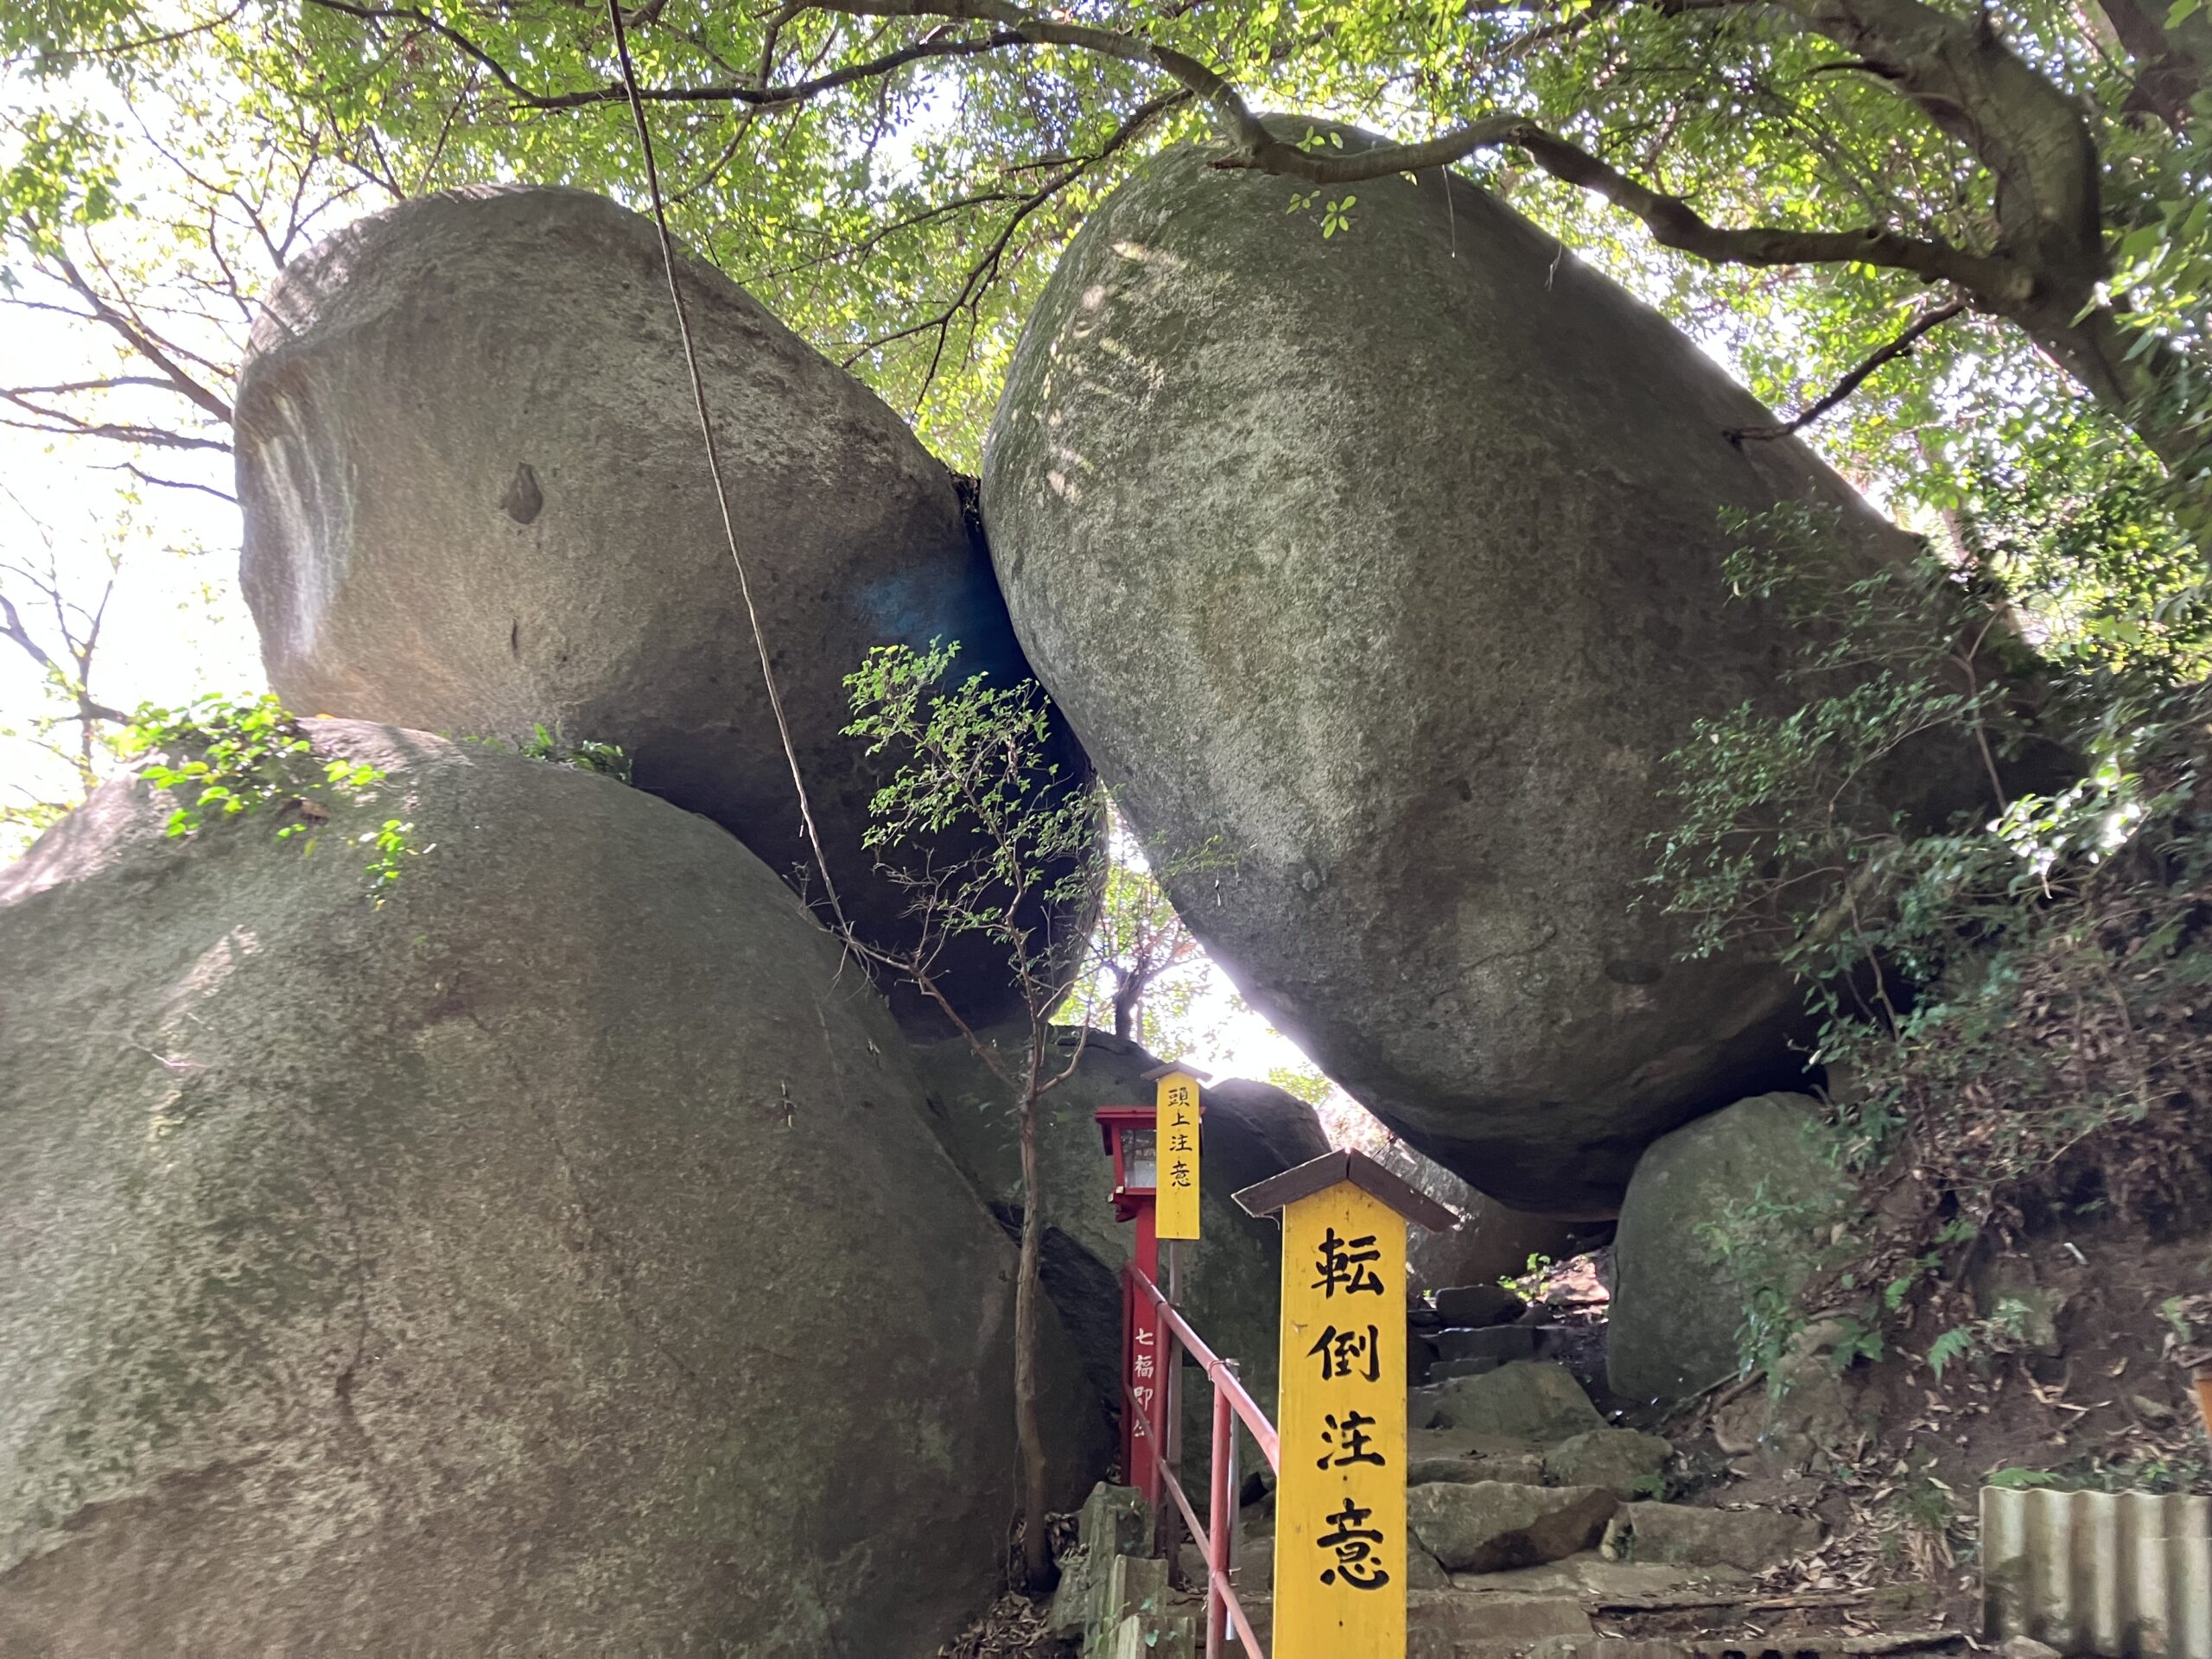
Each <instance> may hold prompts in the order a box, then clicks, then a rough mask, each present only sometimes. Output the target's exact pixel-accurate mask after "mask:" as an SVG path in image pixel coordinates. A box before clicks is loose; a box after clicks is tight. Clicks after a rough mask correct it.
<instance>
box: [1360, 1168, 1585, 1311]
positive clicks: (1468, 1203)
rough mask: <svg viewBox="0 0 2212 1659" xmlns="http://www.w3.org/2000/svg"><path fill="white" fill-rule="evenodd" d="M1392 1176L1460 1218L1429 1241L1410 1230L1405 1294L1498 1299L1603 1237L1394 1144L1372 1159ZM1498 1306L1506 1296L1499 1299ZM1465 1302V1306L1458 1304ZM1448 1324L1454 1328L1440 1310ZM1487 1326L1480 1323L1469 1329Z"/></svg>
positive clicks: (1442, 1308)
mask: <svg viewBox="0 0 2212 1659" xmlns="http://www.w3.org/2000/svg"><path fill="white" fill-rule="evenodd" d="M1374 1156H1375V1158H1376V1160H1377V1161H1378V1162H1380V1163H1382V1164H1383V1166H1385V1167H1386V1168H1388V1169H1389V1171H1390V1173H1393V1174H1394V1175H1399V1176H1402V1177H1403V1178H1404V1179H1406V1180H1407V1181H1408V1183H1409V1184H1410V1185H1414V1186H1415V1187H1418V1188H1419V1189H1420V1190H1421V1192H1426V1193H1427V1195H1428V1196H1429V1197H1430V1198H1434V1199H1435V1200H1436V1201H1437V1202H1438V1203H1439V1204H1440V1205H1443V1206H1444V1207H1445V1208H1446V1209H1447V1210H1449V1211H1452V1213H1453V1214H1454V1215H1456V1216H1458V1217H1459V1225H1458V1226H1456V1227H1452V1228H1449V1229H1447V1230H1445V1231H1443V1232H1438V1233H1432V1232H1430V1231H1429V1230H1427V1228H1425V1227H1414V1228H1411V1229H1409V1230H1408V1233H1407V1236H1406V1293H1407V1294H1408V1296H1420V1295H1421V1294H1424V1293H1427V1292H1433V1291H1443V1290H1448V1289H1454V1288H1458V1289H1462V1290H1473V1291H1478V1292H1479V1291H1482V1290H1485V1289H1487V1290H1490V1291H1494V1292H1495V1291H1497V1281H1499V1280H1501V1279H1517V1278H1519V1277H1520V1276H1521V1275H1522V1274H1524V1273H1526V1272H1528V1270H1529V1262H1530V1261H1531V1260H1532V1259H1534V1258H1535V1257H1538V1256H1543V1257H1548V1258H1549V1259H1550V1260H1552V1261H1554V1262H1564V1261H1566V1260H1567V1258H1568V1257H1569V1256H1573V1255H1580V1254H1581V1253H1582V1252H1583V1251H1584V1250H1586V1249H1589V1248H1591V1245H1592V1243H1593V1242H1594V1241H1595V1240H1596V1239H1598V1238H1599V1236H1602V1234H1603V1233H1604V1231H1605V1229H1604V1227H1603V1226H1602V1225H1595V1226H1593V1225H1592V1224H1587V1223H1585V1224H1581V1225H1579V1226H1578V1225H1577V1224H1575V1223H1573V1222H1570V1221H1559V1220H1555V1219H1554V1218H1553V1217H1550V1216H1532V1215H1529V1214H1528V1213H1527V1212H1525V1211H1520V1210H1515V1209H1511V1208H1510V1207H1509V1206H1507V1205H1503V1204H1500V1203H1499V1202H1498V1201H1497V1199H1496V1198H1491V1196H1490V1195H1489V1194H1488V1193H1486V1192H1480V1191H1478V1189H1476V1188H1475V1187H1472V1186H1471V1185H1468V1184H1467V1183H1466V1182H1465V1181H1463V1180H1461V1179H1459V1177H1458V1176H1457V1175H1455V1174H1453V1173H1452V1172H1451V1171H1450V1170H1448V1169H1446V1168H1445V1167H1444V1166H1443V1165H1441V1164H1440V1163H1438V1162H1437V1161H1436V1160H1434V1159H1433V1158H1431V1157H1428V1156H1427V1154H1423V1153H1421V1152H1419V1151H1417V1150H1416V1149H1414V1147H1411V1146H1408V1144H1407V1143H1406V1142H1405V1141H1401V1140H1399V1139H1398V1138H1397V1137H1396V1136H1395V1135H1394V1136H1392V1137H1391V1138H1390V1139H1389V1140H1388V1141H1384V1142H1383V1146H1382V1147H1381V1148H1380V1149H1379V1150H1378V1151H1376V1153H1375V1154H1374ZM1498 1296H1499V1298H1503V1292H1498ZM1463 1300H1464V1299H1463ZM1437 1306H1438V1311H1439V1312H1440V1313H1444V1315H1445V1318H1446V1322H1447V1323H1456V1322H1457V1321H1456V1320H1455V1319H1454V1318H1453V1316H1452V1314H1451V1313H1448V1312H1446V1304H1444V1303H1443V1302H1439V1303H1438V1305H1437ZM1490 1322H1491V1321H1490V1319H1488V1318H1487V1317H1485V1318H1483V1319H1477V1320H1473V1321H1471V1323H1475V1324H1482V1325H1487V1324H1489V1323H1490Z"/></svg>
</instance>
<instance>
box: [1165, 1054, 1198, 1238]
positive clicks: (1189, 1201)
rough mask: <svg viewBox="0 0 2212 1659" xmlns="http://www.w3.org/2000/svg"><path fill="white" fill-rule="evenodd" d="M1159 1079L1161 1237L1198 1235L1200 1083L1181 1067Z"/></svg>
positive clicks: (1168, 1070)
mask: <svg viewBox="0 0 2212 1659" xmlns="http://www.w3.org/2000/svg"><path fill="white" fill-rule="evenodd" d="M1156 1075H1158V1076H1159V1079H1160V1090H1159V1093H1158V1095H1157V1096H1156V1097H1155V1098H1156V1101H1157V1105H1156V1109H1155V1110H1154V1123H1155V1124H1156V1126H1157V1131H1156V1132H1157V1134H1158V1136H1159V1140H1158V1142H1157V1151H1158V1157H1159V1160H1160V1173H1159V1178H1158V1179H1159V1182H1160V1203H1159V1234H1160V1237H1162V1238H1196V1237H1197V1236H1198V1191H1199V1186H1198V1147H1199V1136H1198V1119H1199V1116H1200V1112H1199V1107H1198V1078H1197V1077H1193V1076H1192V1074H1191V1073H1190V1072H1188V1071H1185V1070H1183V1069H1182V1068H1181V1067H1179V1066H1174V1067H1170V1068H1168V1069H1166V1071H1163V1072H1160V1073H1158V1074H1156Z"/></svg>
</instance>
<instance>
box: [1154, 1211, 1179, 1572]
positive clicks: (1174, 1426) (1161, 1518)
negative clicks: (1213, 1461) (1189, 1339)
mask: <svg viewBox="0 0 2212 1659" xmlns="http://www.w3.org/2000/svg"><path fill="white" fill-rule="evenodd" d="M1160 1249H1161V1253H1162V1254H1163V1255H1166V1258H1167V1305H1168V1306H1170V1307H1172V1308H1173V1309H1174V1310H1175V1311H1176V1312H1177V1313H1181V1312H1182V1311H1183V1243H1182V1241H1181V1240H1180V1239H1174V1238H1166V1239H1162V1240H1161V1241H1160ZM1160 1363H1161V1365H1162V1366H1163V1367H1164V1370H1163V1371H1162V1374H1161V1376H1160V1396H1159V1397H1160V1408H1161V1414H1162V1415H1163V1416H1164V1417H1165V1418H1166V1422H1165V1424H1164V1425H1163V1433H1161V1435H1160V1447H1161V1461H1162V1462H1163V1463H1164V1464H1165V1465H1166V1471H1167V1472H1168V1473H1169V1474H1172V1475H1173V1477H1174V1479H1175V1483H1176V1484H1178V1485H1180V1484H1182V1481H1183V1349H1182V1344H1181V1342H1180V1341H1179V1339H1178V1338H1177V1337H1176V1335H1175V1332H1174V1330H1173V1327H1172V1326H1170V1325H1168V1323H1167V1321H1166V1320H1165V1319H1162V1320H1161V1321H1160ZM1153 1514H1154V1517H1155V1518H1156V1520H1157V1522H1158V1523H1159V1524H1158V1527H1157V1529H1156V1530H1157V1535H1158V1539H1159V1544H1160V1554H1162V1555H1164V1556H1166V1558H1167V1581H1168V1582H1169V1583H1170V1584H1173V1585H1180V1584H1181V1583H1182V1581H1183V1560H1182V1554H1183V1553H1182V1531H1183V1527H1182V1521H1183V1517H1182V1516H1181V1514H1180V1513H1179V1512H1178V1511H1177V1510H1175V1508H1174V1507H1173V1505H1172V1504H1160V1505H1157V1506H1156V1507H1155V1508H1154V1510H1153Z"/></svg>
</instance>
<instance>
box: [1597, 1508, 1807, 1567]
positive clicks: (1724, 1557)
mask: <svg viewBox="0 0 2212 1659" xmlns="http://www.w3.org/2000/svg"><path fill="white" fill-rule="evenodd" d="M1616 1525H1617V1526H1618V1529H1619V1530H1620V1532H1621V1533H1622V1534H1623V1535H1624V1539H1625V1541H1626V1543H1627V1553H1628V1554H1630V1555H1631V1556H1632V1557H1633V1558H1634V1559H1635V1560H1639V1561H1657V1562H1661V1563H1663V1564H1665V1565H1667V1566H1670V1567H1735V1568H1737V1569H1738V1570H1739V1571H1742V1572H1745V1573H1763V1572H1764V1571H1765V1570H1766V1569H1767V1568H1768V1567H1773V1566H1775V1565H1777V1563H1779V1562H1782V1561H1786V1560H1789V1559H1790V1558H1791V1557H1793V1556H1796V1555H1802V1554H1804V1553H1805V1552H1806V1551H1808V1550H1809V1549H1812V1548H1815V1546H1816V1545H1818V1544H1819V1543H1820V1541H1821V1523H1820V1522H1818V1521H1817V1520H1815V1519H1814V1517H1813V1516H1809V1515H1789V1514H1783V1513H1781V1512H1778V1511H1776V1510H1700V1509H1693V1508H1691V1507H1690V1506H1689V1505H1688V1504H1687V1503H1630V1504H1629V1505H1627V1506H1626V1507H1625V1508H1624V1509H1623V1510H1621V1512H1620V1515H1619V1517H1618V1521H1617V1522H1616Z"/></svg>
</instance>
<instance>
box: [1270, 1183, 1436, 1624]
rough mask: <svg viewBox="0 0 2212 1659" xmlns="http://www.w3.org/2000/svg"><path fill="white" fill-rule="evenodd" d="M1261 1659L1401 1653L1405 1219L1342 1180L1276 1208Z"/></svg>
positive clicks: (1403, 1610)
mask: <svg viewBox="0 0 2212 1659" xmlns="http://www.w3.org/2000/svg"><path fill="white" fill-rule="evenodd" d="M1281 1376H1282V1385H1281V1386H1282V1393H1281V1407H1280V1412H1281V1421H1280V1424H1279V1429H1280V1433H1281V1437H1282V1469H1281V1476H1280V1479H1279V1484H1278V1486H1277V1489H1276V1494H1275V1580H1274V1659H1404V1655H1405V1651H1406V1580H1407V1567H1406V1560H1407V1548H1408V1537H1407V1533H1406V1222H1405V1218H1404V1217H1402V1216H1401V1215H1400V1214H1399V1213H1398V1212H1397V1211H1395V1210H1393V1209H1392V1208H1391V1207H1390V1206H1389V1205H1387V1204H1384V1203H1383V1202H1382V1201H1381V1200H1380V1199H1378V1198H1375V1197H1373V1196H1371V1195H1370V1194H1369V1193H1367V1192H1363V1191H1362V1190H1361V1189H1360V1188H1359V1187H1357V1186H1355V1185H1352V1183H1351V1182H1350V1181H1348V1180H1346V1181H1339V1182H1338V1183H1337V1184H1336V1185H1332V1186H1328V1187H1325V1188H1323V1189H1322V1190H1321V1191H1320V1192H1315V1193H1313V1194H1311V1195H1309V1196H1307V1197H1306V1198H1300V1199H1298V1200H1296V1201H1295V1202H1294V1203H1292V1204H1291V1205H1288V1206H1287V1208H1285V1209H1284V1211H1283V1212H1282V1352H1281Z"/></svg>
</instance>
